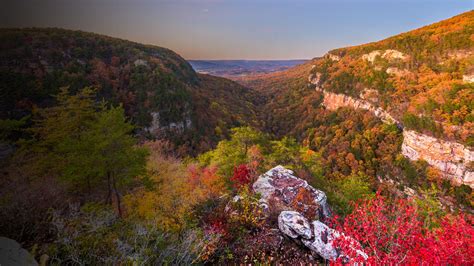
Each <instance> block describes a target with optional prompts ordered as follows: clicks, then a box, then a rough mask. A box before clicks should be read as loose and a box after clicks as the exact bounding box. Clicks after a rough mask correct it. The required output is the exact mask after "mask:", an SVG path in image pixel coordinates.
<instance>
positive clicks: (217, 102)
mask: <svg viewBox="0 0 474 266" xmlns="http://www.w3.org/2000/svg"><path fill="white" fill-rule="evenodd" d="M0 36H1V39H2V43H1V44H0V46H1V52H0V80H1V85H0V86H1V88H0V92H1V103H0V105H1V107H0V108H1V109H0V116H1V118H2V119H19V118H22V117H24V116H25V115H28V114H30V113H31V111H32V110H33V109H34V108H35V107H42V106H49V105H51V104H54V97H53V96H54V95H56V94H57V93H58V92H59V90H60V88H61V87H68V88H69V91H70V92H71V93H76V92H78V91H79V90H80V89H82V88H84V87H86V86H89V87H94V88H97V92H98V93H97V99H98V100H100V99H105V100H107V101H108V102H109V103H110V104H113V105H117V104H119V103H120V104H122V106H123V108H124V109H125V113H126V115H127V116H128V117H129V118H130V119H131V121H132V122H133V123H134V124H135V125H136V126H137V129H138V130H139V131H140V132H141V134H142V135H148V136H162V135H165V136H166V137H168V138H171V139H172V140H173V141H174V142H175V143H176V144H177V145H179V146H183V147H184V148H185V149H188V150H189V151H194V152H197V151H202V150H205V149H208V148H209V147H210V146H212V145H213V144H215V143H216V141H217V140H218V139H220V138H222V137H223V136H225V134H226V132H227V130H228V129H229V128H231V127H234V126H239V125H243V124H247V122H249V123H255V122H256V119H255V111H256V107H255V102H254V101H255V100H256V99H258V97H257V96H255V95H254V94H252V91H251V90H249V89H246V88H243V87H241V86H239V85H238V84H235V83H232V82H230V81H224V80H222V79H218V78H212V77H206V76H202V75H199V74H197V73H196V72H194V70H193V69H192V67H191V66H190V65H189V63H188V62H187V61H185V60H184V59H183V58H181V57H180V56H179V55H177V54H176V53H174V52H173V51H171V50H168V49H165V48H161V47H156V46H151V45H143V44H138V43H133V42H129V41H125V40H120V39H115V38H111V37H107V36H102V35H98V34H92V33H86V32H80V31H70V30H63V29H35V28H31V29H1V30H0ZM216 91H221V92H219V93H216ZM226 95H231V97H229V96H226ZM211 104H212V105H213V106H214V109H212V111H210V112H209V111H207V109H208V108H207V107H208V106H209V105H211ZM253 125H255V124H253ZM216 127H218V128H217V134H216V133H215V131H216Z"/></svg>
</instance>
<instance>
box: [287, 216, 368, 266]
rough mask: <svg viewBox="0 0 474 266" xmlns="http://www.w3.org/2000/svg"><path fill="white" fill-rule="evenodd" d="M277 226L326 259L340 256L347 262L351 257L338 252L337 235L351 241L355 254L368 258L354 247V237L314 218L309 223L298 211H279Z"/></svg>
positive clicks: (334, 258) (331, 259)
mask: <svg viewBox="0 0 474 266" xmlns="http://www.w3.org/2000/svg"><path fill="white" fill-rule="evenodd" d="M278 227H279V228H280V231H281V232H282V233H283V234H285V235H286V236H289V237H291V238H292V239H298V240H300V241H301V243H303V244H304V245H305V246H306V247H307V248H309V249H310V250H311V251H313V252H315V253H316V254H318V255H319V256H321V257H322V258H324V259H326V260H330V261H336V260H337V259H338V258H340V257H342V258H343V259H344V260H345V261H346V262H349V261H350V260H351V259H352V258H350V257H348V256H347V255H346V254H342V253H340V248H339V247H338V246H337V245H335V244H334V240H335V239H337V238H339V237H344V238H346V239H347V240H349V241H348V242H350V243H353V246H351V248H352V249H353V250H354V251H355V254H357V256H360V257H361V258H363V259H364V260H366V259H367V258H368V256H367V254H365V253H364V252H363V251H361V250H359V249H357V248H356V245H357V242H356V241H355V240H354V239H352V238H349V237H348V236H344V235H343V234H342V233H340V232H338V231H336V230H334V229H332V228H330V227H328V226H327V225H325V224H324V223H322V222H320V221H317V220H316V221H313V222H312V223H311V224H310V223H309V222H308V220H307V219H306V218H305V217H304V216H303V215H301V214H300V213H298V212H295V211H283V212H281V213H280V215H279V216H278Z"/></svg>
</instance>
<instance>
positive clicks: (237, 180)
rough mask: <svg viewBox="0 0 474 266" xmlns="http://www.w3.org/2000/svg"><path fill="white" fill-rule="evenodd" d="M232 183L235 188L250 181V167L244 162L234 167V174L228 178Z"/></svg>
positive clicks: (241, 186)
mask: <svg viewBox="0 0 474 266" xmlns="http://www.w3.org/2000/svg"><path fill="white" fill-rule="evenodd" d="M230 180H231V181H232V183H233V185H234V187H235V188H237V189H241V188H243V187H245V186H248V185H249V184H250V181H251V175H250V169H249V168H248V167H247V165H245V164H241V165H239V166H238V167H234V174H233V175H232V177H231V178H230Z"/></svg>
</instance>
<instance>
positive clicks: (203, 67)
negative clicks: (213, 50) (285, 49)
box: [188, 59, 308, 78]
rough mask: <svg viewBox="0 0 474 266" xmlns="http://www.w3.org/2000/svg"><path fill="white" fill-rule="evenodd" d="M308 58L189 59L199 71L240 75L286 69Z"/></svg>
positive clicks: (222, 74)
mask: <svg viewBox="0 0 474 266" xmlns="http://www.w3.org/2000/svg"><path fill="white" fill-rule="evenodd" d="M307 61H308V60H304V59H295V60H188V62H189V63H190V64H191V66H192V67H193V68H194V70H196V72H199V73H205V74H211V75H215V76H221V77H228V78H232V77H238V76H247V75H253V74H262V73H271V72H276V71H282V70H286V69H288V68H291V67H294V66H296V65H300V64H303V63H305V62H307Z"/></svg>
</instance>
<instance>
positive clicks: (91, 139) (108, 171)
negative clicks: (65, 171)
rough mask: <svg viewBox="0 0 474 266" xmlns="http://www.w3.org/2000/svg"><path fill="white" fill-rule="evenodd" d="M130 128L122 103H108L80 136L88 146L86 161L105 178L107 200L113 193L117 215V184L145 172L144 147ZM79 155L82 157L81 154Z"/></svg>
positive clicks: (118, 186)
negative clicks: (115, 105)
mask: <svg viewBox="0 0 474 266" xmlns="http://www.w3.org/2000/svg"><path fill="white" fill-rule="evenodd" d="M133 128H134V127H133V125H131V124H130V123H129V122H127V121H126V118H125V114H124V110H123V108H122V107H121V106H119V107H111V108H110V109H108V110H104V111H102V112H99V113H98V115H97V121H96V123H94V124H93V125H92V127H91V129H90V131H88V132H84V137H83V140H84V141H85V143H86V146H87V147H88V148H89V149H90V153H89V154H88V156H89V159H87V160H86V163H88V164H90V165H88V166H89V167H93V168H94V169H95V173H96V174H97V176H99V177H101V178H102V180H103V179H104V178H105V179H106V183H107V198H106V201H107V202H108V201H110V200H111V196H112V193H114V194H115V197H116V200H117V209H118V212H119V215H122V208H121V202H120V198H121V196H120V192H119V188H120V187H121V186H123V185H125V184H127V183H128V182H130V181H131V180H132V178H133V177H136V176H139V175H141V174H144V173H145V163H146V157H147V150H146V148H143V147H138V146H136V140H135V138H134V137H133V136H132V135H130V133H131V132H132V130H133ZM72 155H73V156H75V155H76V154H74V153H72ZM79 155H80V157H83V156H82V155H83V154H79ZM80 164H83V163H80Z"/></svg>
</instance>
